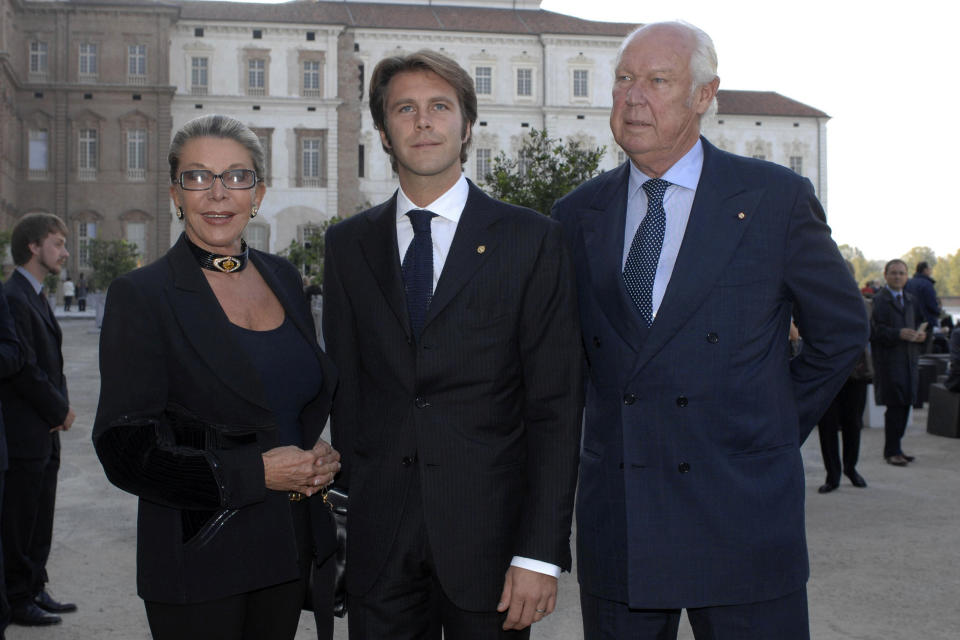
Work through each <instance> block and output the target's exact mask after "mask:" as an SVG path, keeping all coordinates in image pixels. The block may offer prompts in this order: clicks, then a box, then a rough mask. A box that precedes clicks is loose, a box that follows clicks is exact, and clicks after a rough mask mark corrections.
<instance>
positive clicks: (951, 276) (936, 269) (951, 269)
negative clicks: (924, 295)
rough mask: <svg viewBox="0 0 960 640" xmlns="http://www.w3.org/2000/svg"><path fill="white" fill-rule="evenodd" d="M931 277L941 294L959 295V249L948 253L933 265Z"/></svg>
mask: <svg viewBox="0 0 960 640" xmlns="http://www.w3.org/2000/svg"><path fill="white" fill-rule="evenodd" d="M933 279H934V280H936V281H937V293H938V294H939V295H941V296H960V251H957V252H955V253H949V254H947V255H946V257H943V258H940V259H939V260H937V264H935V265H934V266H933Z"/></svg>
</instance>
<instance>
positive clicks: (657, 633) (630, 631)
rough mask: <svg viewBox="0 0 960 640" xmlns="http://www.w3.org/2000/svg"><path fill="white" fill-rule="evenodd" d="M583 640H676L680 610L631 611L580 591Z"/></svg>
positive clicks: (620, 604) (621, 604)
mask: <svg viewBox="0 0 960 640" xmlns="http://www.w3.org/2000/svg"><path fill="white" fill-rule="evenodd" d="M580 611H581V614H582V615H583V638H584V640H676V637H677V630H678V629H679V628H680V609H631V608H630V607H628V606H627V605H626V604H624V603H622V602H615V601H613V600H607V599H605V598H598V597H596V596H593V595H590V594H589V593H586V592H585V591H584V590H583V589H580Z"/></svg>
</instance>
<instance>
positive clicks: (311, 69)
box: [303, 60, 323, 98]
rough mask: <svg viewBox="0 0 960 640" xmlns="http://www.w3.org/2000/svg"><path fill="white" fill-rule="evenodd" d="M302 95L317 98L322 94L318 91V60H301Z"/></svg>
mask: <svg viewBox="0 0 960 640" xmlns="http://www.w3.org/2000/svg"><path fill="white" fill-rule="evenodd" d="M303 95H304V96H308V97H312V98H319V97H320V96H321V95H323V94H322V93H321V91H320V61H319V60H304V61H303Z"/></svg>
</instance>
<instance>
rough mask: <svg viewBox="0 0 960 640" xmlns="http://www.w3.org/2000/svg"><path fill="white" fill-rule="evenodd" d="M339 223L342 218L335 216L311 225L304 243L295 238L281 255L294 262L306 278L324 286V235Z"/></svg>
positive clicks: (307, 229)
mask: <svg viewBox="0 0 960 640" xmlns="http://www.w3.org/2000/svg"><path fill="white" fill-rule="evenodd" d="M338 222H340V218H339V217H338V216H333V217H332V218H330V219H329V220H324V221H323V222H321V223H320V224H317V225H310V226H309V227H307V228H306V229H305V230H304V232H303V242H299V241H297V239H296V238H294V239H293V240H291V241H290V245H289V246H288V247H287V248H286V249H284V250H283V251H281V252H280V255H282V256H284V257H286V259H287V260H289V261H290V262H292V263H293V266H295V267H296V268H297V269H299V271H300V274H301V275H303V277H304V278H310V279H311V280H312V281H313V282H314V283H315V284H323V256H324V248H325V244H324V234H326V232H327V229H328V228H329V227H330V226H331V225H333V224H336V223H338Z"/></svg>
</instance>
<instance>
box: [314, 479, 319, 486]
mask: <svg viewBox="0 0 960 640" xmlns="http://www.w3.org/2000/svg"><path fill="white" fill-rule="evenodd" d="M313 486H315V487H319V486H320V478H314V479H313Z"/></svg>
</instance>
